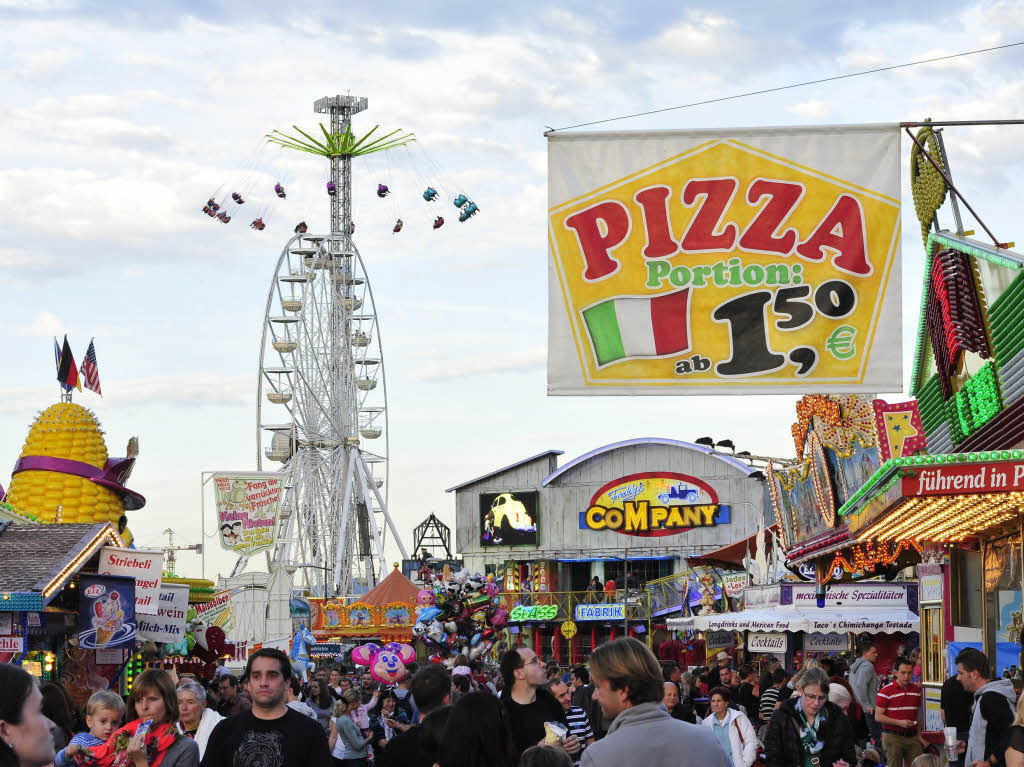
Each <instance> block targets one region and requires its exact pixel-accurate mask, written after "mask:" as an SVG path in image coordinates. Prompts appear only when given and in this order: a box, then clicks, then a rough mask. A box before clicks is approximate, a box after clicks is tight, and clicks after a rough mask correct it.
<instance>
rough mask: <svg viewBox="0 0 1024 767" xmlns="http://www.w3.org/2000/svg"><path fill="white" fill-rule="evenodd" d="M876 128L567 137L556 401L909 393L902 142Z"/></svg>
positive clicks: (559, 232)
mask: <svg viewBox="0 0 1024 767" xmlns="http://www.w3.org/2000/svg"><path fill="white" fill-rule="evenodd" d="M822 130H823V129H822ZM776 133H778V131H776ZM866 134H867V135H866V136H865V135H863V134H860V133H857V134H853V135H852V136H851V135H847V134H844V133H843V132H841V131H840V132H838V133H836V134H829V135H811V136H808V135H805V134H804V133H800V132H797V133H796V134H795V135H790V136H786V137H785V140H773V139H777V136H775V135H774V134H766V135H751V136H743V137H712V138H706V137H704V136H696V137H694V136H692V135H690V134H680V133H673V134H666V135H662V134H641V135H642V136H651V135H653V136H654V137H655V138H653V139H645V138H630V134H618V135H617V138H618V139H619V140H617V141H615V140H610V139H609V138H607V137H608V136H612V137H616V134H596V136H597V137H598V138H595V134H585V136H584V138H576V137H574V136H572V135H569V136H567V137H566V138H565V139H564V140H562V139H561V138H560V135H559V134H555V135H553V136H552V137H551V144H550V146H549V149H550V154H551V163H550V166H551V175H552V181H551V187H552V188H551V190H550V194H551V198H552V199H551V201H552V203H554V204H553V205H552V207H551V208H550V210H549V219H548V233H549V247H550V253H551V272H552V284H551V286H550V326H551V331H550V345H551V348H550V349H549V354H548V358H549V391H550V392H551V393H553V394H580V393H586V394H594V393H598V394H599V393H608V394H621V393H651V394H664V393H685V394H693V393H699V394H704V393H707V394H721V393H740V392H759V393H772V392H787V393H800V392H807V391H826V390H827V391H878V390H879V389H880V388H881V389H886V388H891V387H892V386H894V385H897V384H898V383H899V377H900V368H901V361H900V351H899V349H900V344H899V319H900V317H899V274H898V272H899V233H900V203H899V142H898V132H897V131H896V130H895V129H892V128H890V127H889V126H886V129H885V130H882V129H881V128H874V129H873V130H866ZM587 136H589V137H590V144H591V145H588V144H587V138H586V137H587ZM658 137H660V138H661V140H660V141H659V140H656V139H657V138H658ZM652 142H653V143H654V144H655V146H654V147H652V146H650V144H651V143H652ZM683 147H685V148H684V149H683V151H673V150H676V149H681V148H683ZM769 148H770V149H774V150H775V151H774V152H773V151H767V150H768V149H769ZM780 150H781V151H783V152H785V154H780V153H779V151H780ZM851 153H852V155H853V156H847V155H850V154H851ZM663 154H664V155H665V156H661V155H663ZM592 155H593V156H592ZM837 158H838V160H839V161H837ZM650 160H656V161H655V162H647V164H646V165H644V166H643V167H638V168H637V169H636V170H632V165H635V164H636V163H638V162H645V161H650ZM889 163H892V167H891V168H890V167H889ZM837 172H841V173H843V174H844V175H836V173H837ZM562 173H572V176H571V178H570V179H569V180H568V181H565V180H561V179H560V174H562ZM610 173H611V174H616V173H618V175H614V176H613V177H611V178H609V177H608V176H609V174H610ZM602 181H604V183H601V182H602ZM573 192H579V193H578V194H573ZM565 194H571V195H572V196H571V197H570V198H568V199H562V200H560V199H557V197H560V196H562V195H565ZM623 389H627V390H629V391H628V392H626V391H622V390H623Z"/></svg>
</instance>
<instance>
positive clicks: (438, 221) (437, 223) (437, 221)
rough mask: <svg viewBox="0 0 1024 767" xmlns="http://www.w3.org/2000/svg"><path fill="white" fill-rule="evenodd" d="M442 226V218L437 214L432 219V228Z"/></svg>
mask: <svg viewBox="0 0 1024 767" xmlns="http://www.w3.org/2000/svg"><path fill="white" fill-rule="evenodd" d="M442 226H444V219H443V218H442V217H441V216H438V217H437V218H435V219H434V229H440V228H441V227H442Z"/></svg>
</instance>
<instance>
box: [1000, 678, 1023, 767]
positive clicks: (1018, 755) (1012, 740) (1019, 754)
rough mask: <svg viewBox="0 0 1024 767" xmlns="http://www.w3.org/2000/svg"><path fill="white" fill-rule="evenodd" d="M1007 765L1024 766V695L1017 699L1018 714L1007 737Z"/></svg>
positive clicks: (1007, 766) (1013, 766)
mask: <svg viewBox="0 0 1024 767" xmlns="http://www.w3.org/2000/svg"><path fill="white" fill-rule="evenodd" d="M1006 746H1007V747H1006V754H1004V757H1005V759H1006V767H1024V695H1021V696H1020V699H1019V700H1018V701H1017V716H1015V717H1014V719H1013V725H1011V727H1010V732H1009V734H1008V736H1007V739H1006Z"/></svg>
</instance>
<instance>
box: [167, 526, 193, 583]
mask: <svg viewBox="0 0 1024 767" xmlns="http://www.w3.org/2000/svg"><path fill="white" fill-rule="evenodd" d="M164 535H166V536H167V545H166V546H161V547H160V548H162V549H163V552H164V575H167V576H169V577H172V578H176V577H177V576H178V573H177V571H176V570H175V567H174V565H175V562H176V561H177V552H179V551H194V552H196V554H202V553H203V544H201V543H193V544H192V545H191V546H175V545H174V531H173V530H172V529H171V528H169V527H168V528H167V529H166V530H164Z"/></svg>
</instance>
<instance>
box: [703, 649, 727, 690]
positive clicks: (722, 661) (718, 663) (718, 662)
mask: <svg viewBox="0 0 1024 767" xmlns="http://www.w3.org/2000/svg"><path fill="white" fill-rule="evenodd" d="M730 660H731V658H730V657H729V653H727V652H726V651H725V650H722V652H720V653H718V655H716V656H715V667H714V668H713V669H711V670H710V671H708V673H706V674H705V675H704V681H705V682H707V685H708V689H709V690H713V689H714V688H715V687H721V686H722V669H723V668H729V663H730ZM729 684H732V680H731V679H730V680H729Z"/></svg>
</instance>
